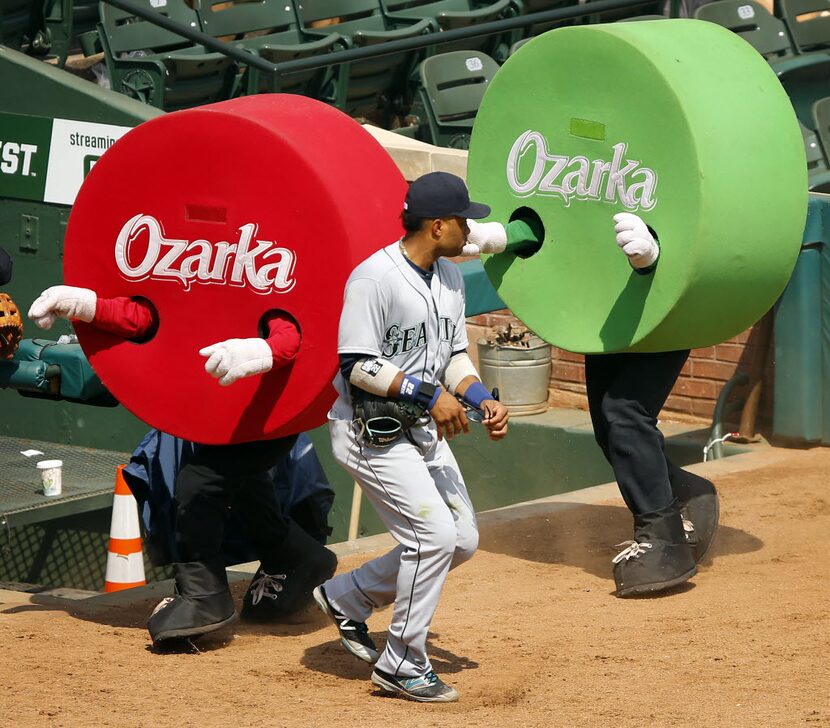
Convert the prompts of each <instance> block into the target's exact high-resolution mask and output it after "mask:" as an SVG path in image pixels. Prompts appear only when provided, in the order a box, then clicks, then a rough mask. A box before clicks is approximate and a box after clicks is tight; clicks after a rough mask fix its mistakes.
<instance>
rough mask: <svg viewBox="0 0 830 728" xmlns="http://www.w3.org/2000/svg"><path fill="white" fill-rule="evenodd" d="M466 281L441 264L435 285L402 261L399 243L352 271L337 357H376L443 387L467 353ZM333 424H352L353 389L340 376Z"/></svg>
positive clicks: (454, 269)
mask: <svg viewBox="0 0 830 728" xmlns="http://www.w3.org/2000/svg"><path fill="white" fill-rule="evenodd" d="M464 323H465V319H464V280H463V278H462V277H461V273H460V271H459V270H458V267H457V266H456V265H455V264H453V263H451V262H449V261H448V260H443V259H439V260H438V261H436V263H435V265H434V266H433V275H432V280H431V282H430V285H429V286H427V283H426V281H425V280H424V279H423V277H422V276H420V275H419V274H418V273H417V271H415V270H413V268H412V266H411V265H410V264H409V263H408V262H407V261H406V259H405V258H404V257H403V254H402V253H401V251H400V246H399V244H398V243H397V242H395V243H392V244H391V245H387V246H386V247H385V248H381V250H379V251H378V252H377V253H375V254H374V255H371V256H370V257H369V258H367V259H366V260H365V261H363V263H361V264H360V265H359V266H357V268H355V269H354V271H352V274H351V275H350V276H349V280H348V281H347V283H346V294H345V300H344V303H343V312H342V314H341V315H340V330H339V333H338V344H337V352H338V353H339V354H371V355H373V356H379V357H382V358H383V359H386V360H387V361H390V362H392V363H393V364H394V365H395V366H397V367H398V368H399V369H402V370H403V371H404V372H405V373H406V374H410V375H412V376H414V377H418V379H420V380H422V381H424V382H429V383H430V384H438V383H440V382H441V380H442V378H443V376H444V371H445V370H446V368H447V363H448V362H449V360H450V357H451V356H452V353H453V352H454V351H461V350H463V349H466V348H467V330H466V328H465V326H464ZM334 387H335V389H336V390H337V393H338V395H339V396H338V398H337V401H336V402H335V403H334V406H333V407H332V410H331V412H330V414H329V417H330V418H331V419H344V420H345V419H348V420H350V419H351V418H352V406H351V402H350V399H349V394H348V392H349V389H348V386H347V383H346V382H345V381H344V379H343V376H342V375H341V374H340V373H339V372H338V374H337V376H336V377H335V379H334Z"/></svg>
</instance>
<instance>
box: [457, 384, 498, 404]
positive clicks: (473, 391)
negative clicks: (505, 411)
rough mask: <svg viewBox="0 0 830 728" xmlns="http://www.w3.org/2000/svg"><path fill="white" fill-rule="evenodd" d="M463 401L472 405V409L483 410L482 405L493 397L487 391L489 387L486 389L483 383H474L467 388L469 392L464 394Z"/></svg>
mask: <svg viewBox="0 0 830 728" xmlns="http://www.w3.org/2000/svg"><path fill="white" fill-rule="evenodd" d="M461 399H463V400H464V401H465V402H466V403H467V404H468V405H470V407H475V408H476V409H481V403H482V402H483V401H484V400H485V399H493V395H492V393H490V392H489V391H487V387H485V386H484V385H483V384H482V383H481V382H473V383H472V384H471V385H470V386H469V387H467V390H466V391H465V392H464V396H463V397H462V398H461Z"/></svg>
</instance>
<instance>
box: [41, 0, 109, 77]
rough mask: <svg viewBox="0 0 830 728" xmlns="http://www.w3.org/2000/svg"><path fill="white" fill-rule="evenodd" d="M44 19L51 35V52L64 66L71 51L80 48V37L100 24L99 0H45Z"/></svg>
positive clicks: (47, 30) (59, 63) (60, 64)
mask: <svg viewBox="0 0 830 728" xmlns="http://www.w3.org/2000/svg"><path fill="white" fill-rule="evenodd" d="M43 19H44V25H45V28H46V32H47V35H48V36H49V44H50V51H49V53H50V55H52V56H54V57H55V58H57V60H58V65H59V66H61V67H62V66H63V65H64V63H65V62H66V57H67V56H68V55H69V53H71V52H72V51H73V50H79V49H80V39H79V37H80V36H81V35H83V34H84V33H89V32H91V31H94V30H95V28H96V26H97V25H98V21H99V20H100V15H99V13H98V0H45V2H44V4H43Z"/></svg>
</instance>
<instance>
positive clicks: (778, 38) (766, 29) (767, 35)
mask: <svg viewBox="0 0 830 728" xmlns="http://www.w3.org/2000/svg"><path fill="white" fill-rule="evenodd" d="M694 17H695V18H697V19H698V20H707V21H709V22H710V23H715V24H717V25H722V26H723V27H724V28H728V29H729V30H731V31H732V32H733V33H736V34H737V35H739V36H741V38H743V39H744V40H745V41H746V42H747V43H749V44H750V45H751V46H752V47H753V48H755V50H757V51H758V53H760V54H761V55H762V56H763V57H764V58H766V59H767V60H768V61H771V60H773V59H775V58H785V57H788V56H791V55H793V46H792V43H791V42H790V36H789V34H788V33H787V29H786V27H785V26H784V23H783V22H782V21H780V20H779V19H778V18H776V17H773V16H772V15H770V13H769V12H768V11H767V9H766V8H765V7H764V6H763V5H760V4H759V3H757V2H754V1H753V0H718V1H717V2H711V3H707V4H706V5H701V6H700V7H699V8H698V9H697V10H695V13H694Z"/></svg>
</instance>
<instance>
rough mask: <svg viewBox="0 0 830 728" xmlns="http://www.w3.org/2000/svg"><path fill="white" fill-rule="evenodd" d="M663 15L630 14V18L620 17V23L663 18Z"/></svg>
mask: <svg viewBox="0 0 830 728" xmlns="http://www.w3.org/2000/svg"><path fill="white" fill-rule="evenodd" d="M665 19H666V16H665V15H656V14H652V15H632V16H631V17H630V18H620V22H621V23H634V22H639V21H641V20H665Z"/></svg>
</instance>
